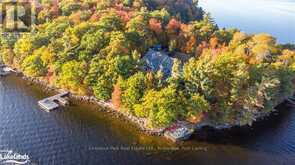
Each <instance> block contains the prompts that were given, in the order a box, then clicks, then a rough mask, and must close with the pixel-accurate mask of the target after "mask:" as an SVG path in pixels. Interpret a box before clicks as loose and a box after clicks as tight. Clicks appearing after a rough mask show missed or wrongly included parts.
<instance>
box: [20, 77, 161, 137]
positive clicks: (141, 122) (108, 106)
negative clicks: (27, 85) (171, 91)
mask: <svg viewBox="0 0 295 165" xmlns="http://www.w3.org/2000/svg"><path fill="white" fill-rule="evenodd" d="M22 79H24V80H26V81H29V82H31V83H33V84H35V85H40V86H42V87H44V88H43V89H44V90H45V91H54V92H61V91H62V89H59V88H57V87H54V86H49V85H48V82H47V81H45V80H42V79H38V78H32V77H27V76H25V75H22ZM70 98H71V99H74V100H77V101H82V102H86V103H90V104H95V105H98V106H101V107H103V108H102V110H103V111H105V112H107V113H109V114H112V115H114V116H116V117H117V118H122V117H123V118H124V119H126V120H128V121H130V122H132V123H134V124H136V126H137V127H138V128H139V130H140V131H142V132H144V133H145V134H147V135H152V136H163V134H164V130H165V129H164V128H163V129H150V128H148V127H147V120H146V119H143V118H138V117H135V116H134V115H132V114H130V113H126V112H121V111H119V110H118V109H116V108H115V107H114V105H113V104H112V103H111V102H105V101H101V100H98V99H97V98H95V97H94V96H81V95H76V94H74V93H72V92H70Z"/></svg>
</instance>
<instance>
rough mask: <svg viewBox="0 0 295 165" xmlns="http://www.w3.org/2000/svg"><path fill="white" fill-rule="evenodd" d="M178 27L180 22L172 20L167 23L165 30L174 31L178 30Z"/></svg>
mask: <svg viewBox="0 0 295 165" xmlns="http://www.w3.org/2000/svg"><path fill="white" fill-rule="evenodd" d="M180 27H181V22H179V21H178V20H176V19H175V18H172V19H171V20H170V21H169V23H168V25H167V26H166V29H167V30H169V31H176V30H179V29H180Z"/></svg>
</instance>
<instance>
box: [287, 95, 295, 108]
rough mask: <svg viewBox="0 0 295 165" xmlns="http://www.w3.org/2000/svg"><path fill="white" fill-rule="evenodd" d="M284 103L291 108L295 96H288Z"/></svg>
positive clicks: (294, 102) (293, 106) (294, 103)
mask: <svg viewBox="0 0 295 165" xmlns="http://www.w3.org/2000/svg"><path fill="white" fill-rule="evenodd" d="M286 105H287V106H288V107H291V108H295V97H289V98H287V99H286Z"/></svg>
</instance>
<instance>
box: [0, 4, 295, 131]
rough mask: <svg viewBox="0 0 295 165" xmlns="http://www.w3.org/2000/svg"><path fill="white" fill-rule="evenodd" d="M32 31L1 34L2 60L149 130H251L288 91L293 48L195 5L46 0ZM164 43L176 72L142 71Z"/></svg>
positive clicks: (294, 63)
mask: <svg viewBox="0 0 295 165" xmlns="http://www.w3.org/2000/svg"><path fill="white" fill-rule="evenodd" d="M35 7H36V12H37V13H36V14H37V16H36V17H37V19H36V25H34V27H33V28H32V31H31V32H30V33H23V34H20V35H18V36H16V35H12V34H11V35H10V34H7V35H3V36H2V37H1V39H0V40H1V43H0V46H1V48H0V49H1V51H0V53H1V58H2V60H3V62H4V63H5V64H7V65H9V66H13V67H15V68H17V69H19V70H21V71H22V72H23V73H24V74H25V75H26V76H29V77H35V78H39V79H42V80H46V81H48V84H50V85H53V86H56V87H59V88H63V89H67V90H70V91H72V92H74V93H76V94H79V95H88V96H91V95H94V96H95V97H96V98H98V99H100V100H105V101H108V100H111V101H112V102H113V104H114V105H115V106H116V107H117V108H118V109H119V110H120V111H126V112H129V113H131V114H133V115H135V116H137V117H140V118H146V119H147V120H148V122H149V125H150V127H165V126H168V125H170V124H171V123H173V122H175V121H176V120H188V121H192V122H199V121H201V120H205V119H206V120H209V121H210V122H213V123H215V124H233V125H245V124H251V123H252V122H253V121H255V119H256V118H257V116H259V115H261V114H265V113H269V112H270V111H272V109H273V107H274V106H275V104H276V103H277V101H279V100H280V99H281V98H283V97H284V96H288V95H290V93H291V92H292V83H291V80H292V78H293V77H294V75H295V51H294V50H292V46H289V47H287V46H284V45H280V44H278V43H277V42H276V39H275V38H273V37H272V36H270V35H268V34H256V35H248V34H245V33H243V32H241V31H239V30H237V29H220V28H218V26H217V25H216V24H215V23H214V20H213V19H212V18H211V16H210V14H208V13H205V12H204V11H203V10H202V9H201V8H200V7H198V0H60V1H59V2H58V1H51V0H43V1H42V2H40V4H38V5H35ZM155 45H161V46H162V47H163V48H165V49H166V50H167V52H168V54H169V55H170V56H174V57H176V58H175V60H174V64H173V68H172V74H171V75H169V76H168V77H167V76H164V74H163V73H162V71H161V70H159V71H157V72H152V71H147V70H144V69H143V65H145V64H144V61H143V60H142V58H143V56H144V55H145V53H146V52H147V51H148V50H149V48H152V47H154V46H155Z"/></svg>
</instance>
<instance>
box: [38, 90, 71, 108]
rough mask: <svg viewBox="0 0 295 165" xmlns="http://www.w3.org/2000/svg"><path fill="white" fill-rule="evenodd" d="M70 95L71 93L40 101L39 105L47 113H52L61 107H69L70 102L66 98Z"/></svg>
mask: <svg viewBox="0 0 295 165" xmlns="http://www.w3.org/2000/svg"><path fill="white" fill-rule="evenodd" d="M69 94H70V93H69V92H63V93H60V94H58V95H55V96H52V97H48V98H45V99H43V100H40V101H38V104H39V106H40V107H41V108H42V109H44V110H45V111H47V112H51V111H53V110H55V109H57V108H59V107H60V106H61V105H62V106H65V105H68V104H69V101H68V99H67V98H66V97H67V96H68V95H69Z"/></svg>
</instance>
